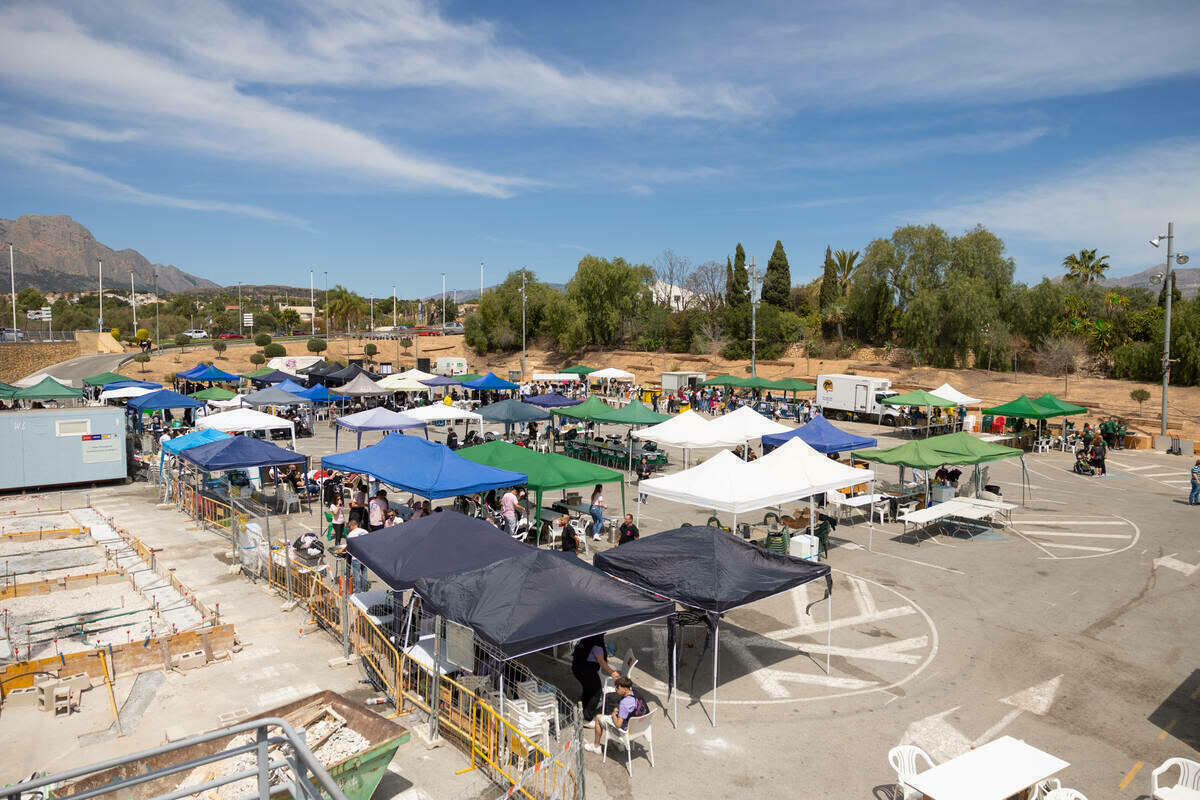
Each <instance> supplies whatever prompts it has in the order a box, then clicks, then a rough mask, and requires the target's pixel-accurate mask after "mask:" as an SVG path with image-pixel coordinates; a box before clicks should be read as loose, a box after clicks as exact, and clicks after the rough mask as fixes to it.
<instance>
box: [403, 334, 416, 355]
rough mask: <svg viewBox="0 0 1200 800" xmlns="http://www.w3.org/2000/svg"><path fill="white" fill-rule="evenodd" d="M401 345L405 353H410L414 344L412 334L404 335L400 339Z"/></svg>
mask: <svg viewBox="0 0 1200 800" xmlns="http://www.w3.org/2000/svg"><path fill="white" fill-rule="evenodd" d="M400 346H401V347H403V348H404V355H408V350H409V348H410V347H412V346H413V340H412V337H411V336H405V337H403V338H402V339H401V340H400Z"/></svg>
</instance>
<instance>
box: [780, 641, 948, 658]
mask: <svg viewBox="0 0 1200 800" xmlns="http://www.w3.org/2000/svg"><path fill="white" fill-rule="evenodd" d="M928 646H929V637H928V636H914V637H913V638H911V639H901V640H900V641H897V642H888V643H887V644H880V645H876V646H875V647H863V648H854V647H838V646H836V645H835V646H833V647H827V646H826V645H823V644H805V645H803V648H804V649H805V650H807V651H809V652H810V653H820V654H821V655H825V654H826V653H829V654H830V655H833V656H843V657H845V658H865V659H866V660H867V661H890V662H893V663H895V664H917V663H920V661H921V656H920V655H919V654H917V653H906V652H904V651H905V650H918V649H923V648H925V647H928ZM788 649H789V650H790V649H792V648H791V647H790V646H789V647H788Z"/></svg>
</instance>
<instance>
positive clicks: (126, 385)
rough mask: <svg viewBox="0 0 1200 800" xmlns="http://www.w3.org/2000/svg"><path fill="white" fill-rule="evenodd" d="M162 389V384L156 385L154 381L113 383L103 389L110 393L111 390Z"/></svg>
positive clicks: (105, 385)
mask: <svg viewBox="0 0 1200 800" xmlns="http://www.w3.org/2000/svg"><path fill="white" fill-rule="evenodd" d="M161 388H162V384H161V383H154V382H153V381H135V380H126V381H113V382H112V383H106V384H104V387H103V389H104V391H108V390H109V389H161Z"/></svg>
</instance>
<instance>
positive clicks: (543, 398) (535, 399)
mask: <svg viewBox="0 0 1200 800" xmlns="http://www.w3.org/2000/svg"><path fill="white" fill-rule="evenodd" d="M525 402H526V403H529V405H531V406H538V407H539V408H567V407H569V406H577V405H579V404H580V403H582V402H583V401H582V400H572V399H571V398H569V397H563V396H562V395H561V394H559V393H558V392H549V393H548V394H534V395H530V396H529V397H526V398H525Z"/></svg>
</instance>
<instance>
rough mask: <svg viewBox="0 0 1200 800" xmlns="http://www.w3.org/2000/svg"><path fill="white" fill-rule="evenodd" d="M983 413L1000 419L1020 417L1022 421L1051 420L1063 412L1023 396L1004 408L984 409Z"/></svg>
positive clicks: (1011, 401)
mask: <svg viewBox="0 0 1200 800" xmlns="http://www.w3.org/2000/svg"><path fill="white" fill-rule="evenodd" d="M983 413H984V414H992V415H995V416H1000V417H1018V418H1021V419H1050V418H1051V417H1061V416H1062V412H1061V411H1058V410H1057V409H1053V408H1047V407H1046V406H1043V405H1040V404H1038V403H1037V402H1035V401H1033V400H1030V399H1029V398H1028V397H1026V396H1025V395H1021V396H1020V397H1018V398H1017V399H1016V400H1010V401H1009V402H1007V403H1005V404H1004V405H1002V406H995V407H993V408H985V409H983Z"/></svg>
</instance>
